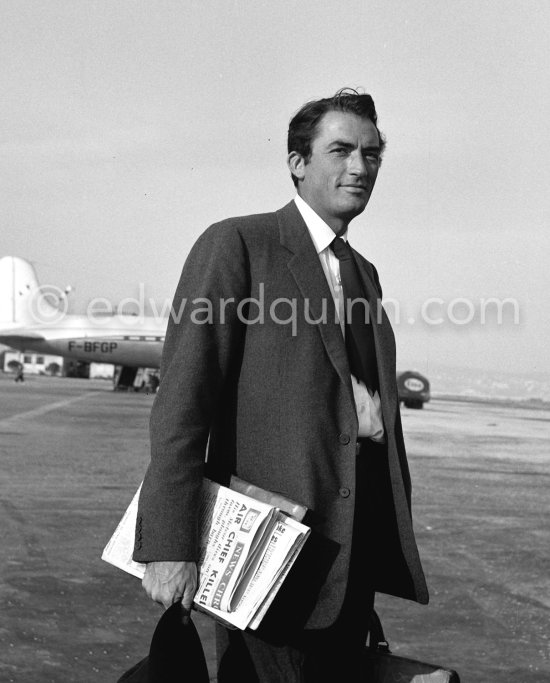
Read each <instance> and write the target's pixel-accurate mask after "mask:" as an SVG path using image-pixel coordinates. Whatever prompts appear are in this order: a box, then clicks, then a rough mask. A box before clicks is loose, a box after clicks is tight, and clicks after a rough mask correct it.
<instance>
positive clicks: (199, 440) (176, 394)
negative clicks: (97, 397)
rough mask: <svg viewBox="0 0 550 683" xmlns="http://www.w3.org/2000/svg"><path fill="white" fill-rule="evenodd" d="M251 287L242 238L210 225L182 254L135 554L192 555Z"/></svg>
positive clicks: (143, 558) (232, 229)
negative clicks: (212, 442) (220, 406)
mask: <svg viewBox="0 0 550 683" xmlns="http://www.w3.org/2000/svg"><path fill="white" fill-rule="evenodd" d="M248 291H249V268H248V261H247V254H246V249H245V246H244V243H243V241H242V238H241V236H240V234H239V232H238V230H237V228H236V226H235V225H233V224H232V223H231V222H224V223H221V224H217V225H213V226H211V227H210V228H209V229H208V230H207V231H206V232H205V233H203V234H202V235H201V237H200V238H199V239H198V241H197V242H196V244H195V245H194V247H193V249H192V250H191V252H190V254H189V257H188V258H187V260H186V262H185V265H184V267H183V271H182V274H181V278H180V281H179V284H178V287H177V290H176V294H175V297H174V301H173V306H172V311H171V314H170V319H169V322H168V328H167V333H166V341H165V344H164V348H163V356H162V361H161V372H160V375H161V379H160V385H159V390H158V393H157V394H156V397H155V401H154V404H153V408H152V411H151V419H150V433H151V461H150V464H149V467H148V469H147V472H146V474H145V478H144V481H143V485H142V490H141V494H140V502H139V508H138V518H137V525H136V543H135V547H134V559H135V560H136V561H139V562H149V561H168V560H172V561H180V560H187V561H196V560H197V555H198V508H199V496H200V490H201V485H202V477H203V471H204V460H205V452H206V445H207V441H208V434H209V430H210V425H211V421H212V417H213V414H214V411H215V409H216V404H217V402H218V400H219V397H220V393H221V389H222V387H223V383H224V379H225V378H226V376H227V374H228V372H229V370H230V366H231V362H232V358H235V356H238V353H237V351H238V348H239V347H240V345H241V344H242V343H243V337H244V330H245V325H244V323H243V322H242V321H240V320H239V316H238V315H237V313H238V303H239V301H241V300H242V299H243V298H245V297H246V296H247V293H248Z"/></svg>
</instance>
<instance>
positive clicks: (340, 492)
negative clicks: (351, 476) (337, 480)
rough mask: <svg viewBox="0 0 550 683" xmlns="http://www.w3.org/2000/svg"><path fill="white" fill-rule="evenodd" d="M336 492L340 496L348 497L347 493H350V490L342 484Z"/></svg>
mask: <svg viewBox="0 0 550 683" xmlns="http://www.w3.org/2000/svg"><path fill="white" fill-rule="evenodd" d="M338 493H339V494H340V495H341V496H342V498H348V497H349V494H350V490H349V489H348V488H346V487H345V486H343V487H342V488H341V489H340V490H339V491H338Z"/></svg>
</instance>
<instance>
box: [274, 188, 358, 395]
mask: <svg viewBox="0 0 550 683" xmlns="http://www.w3.org/2000/svg"><path fill="white" fill-rule="evenodd" d="M277 220H278V222H279V230H280V238H281V245H282V246H283V247H285V248H286V249H288V250H289V251H290V252H291V253H292V256H291V258H290V259H289V261H288V269H289V270H290V272H291V274H292V276H293V278H294V280H295V281H296V284H297V286H298V288H299V289H300V292H301V294H302V296H303V298H304V300H307V301H308V305H309V317H310V319H312V320H319V319H320V318H321V317H322V315H323V300H326V302H327V306H326V308H325V310H326V322H324V321H323V322H321V323H318V324H317V328H318V330H319V333H320V335H321V338H322V340H323V344H324V345H325V348H326V351H327V354H328V357H329V358H330V361H331V363H332V365H333V366H334V369H335V370H336V372H337V373H338V375H339V377H340V379H341V380H342V382H343V383H344V385H345V387H346V389H347V391H348V394H349V398H350V401H351V402H352V405H355V401H354V398H353V390H352V387H351V378H350V371H349V365H348V359H347V354H346V346H345V344H344V339H343V337H342V332H341V329H340V325H339V323H338V321H337V320H336V310H335V307H334V300H333V298H332V293H331V291H330V288H329V285H328V282H327V279H326V277H325V274H324V272H323V268H322V266H321V263H320V261H319V255H318V254H317V251H316V250H315V246H314V244H313V241H312V239H311V236H310V234H309V231H308V229H307V226H306V224H305V222H304V219H303V218H302V215H301V214H300V212H299V211H298V208H297V207H296V204H295V203H294V201H292V202H290V203H289V204H287V205H286V206H285V207H283V208H282V209H280V210H279V211H277Z"/></svg>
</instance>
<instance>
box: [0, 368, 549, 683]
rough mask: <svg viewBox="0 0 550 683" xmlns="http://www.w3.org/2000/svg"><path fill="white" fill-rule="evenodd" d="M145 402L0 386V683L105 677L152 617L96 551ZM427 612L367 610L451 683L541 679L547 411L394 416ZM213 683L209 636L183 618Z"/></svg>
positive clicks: (83, 681) (120, 503)
mask: <svg viewBox="0 0 550 683" xmlns="http://www.w3.org/2000/svg"><path fill="white" fill-rule="evenodd" d="M151 403H152V397H151V396H147V395H145V394H135V393H121V392H113V391H111V390H110V384H109V383H108V382H100V381H89V380H78V379H59V378H46V377H36V378H33V377H29V378H28V379H27V380H26V382H25V383H24V384H23V385H21V384H18V385H16V384H15V383H14V382H13V378H12V377H10V376H6V375H1V374H0V468H1V472H2V476H1V480H0V488H1V493H0V499H1V504H2V508H1V509H2V530H3V531H2V562H1V563H0V652H1V654H0V681H2V682H11V681H17V682H19V681H21V682H22V683H39V682H40V683H46V682H48V681H52V682H54V683H68V682H71V683H74V682H78V683H87V682H88V681H89V682H94V681H101V682H102V683H110V682H113V683H114V681H116V680H117V678H118V677H119V676H120V675H121V674H122V672H123V671H125V670H126V669H128V668H129V667H130V666H131V665H132V664H134V663H135V662H137V661H138V660H139V659H141V658H142V657H144V656H145V655H146V654H147V652H148V648H149V642H150V638H151V635H152V632H153V630H154V627H155V624H156V622H157V620H158V618H159V617H160V613H161V608H159V607H157V606H155V605H154V604H153V603H151V602H150V601H149V600H148V599H147V598H146V597H145V595H144V594H143V593H142V589H141V586H140V582H139V580H138V579H134V578H133V577H131V576H129V575H127V574H125V573H123V572H121V571H119V570H117V569H115V568H114V567H111V566H110V565H107V564H105V563H104V562H102V561H101V559H100V555H101V552H102V549H103V547H104V545H105V543H106V541H107V540H108V538H109V536H110V535H111V533H112V531H113V530H114V527H115V526H116V524H117V522H118V520H119V518H120V516H121V514H122V512H123V511H124V509H125V507H126V505H127V504H128V502H129V501H130V499H131V497H132V495H133V493H134V492H135V489H136V488H137V486H138V484H139V482H140V480H141V477H142V476H143V473H144V471H145V467H146V464H147V462H148V433H147V422H148V415H149V410H150V407H151ZM403 423H404V430H405V438H406V442H407V446H408V452H409V462H410V466H411V473H412V478H413V510H414V518H415V529H416V533H417V538H418V543H419V546H420V552H421V555H422V558H423V562H424V566H425V569H426V573H427V579H428V584H429V587H430V593H431V601H430V604H429V605H428V606H420V605H416V604H414V603H409V602H407V601H403V600H398V599H396V598H389V597H385V596H379V597H377V601H376V604H377V608H378V611H379V613H380V615H381V617H382V621H383V623H384V626H385V630H386V635H387V637H388V640H389V641H390V645H391V647H392V650H393V652H394V653H396V654H400V655H404V656H410V657H414V658H418V659H424V660H425V661H430V662H436V663H440V664H443V665H446V666H448V667H452V668H455V669H457V670H458V671H459V673H460V675H461V680H462V682H463V683H485V682H486V683H489V682H490V683H494V682H496V681H498V682H499V683H506V682H508V681H509V682H514V683H535V682H537V683H543V682H547V681H550V648H549V635H550V628H549V627H550V590H549V589H550V578H549V569H550V562H549V557H548V556H549V548H550V525H549V519H550V515H549V512H550V496H549V483H550V410H549V409H543V408H540V407H539V408H536V407H532V408H527V407H518V406H511V405H499V404H494V403H493V404H491V403H466V402H458V401H452V400H442V399H435V400H433V401H432V402H431V403H430V404H428V405H427V406H426V407H425V409H424V410H407V409H404V410H403ZM193 619H194V621H195V623H196V625H197V627H198V628H199V631H200V633H201V637H202V639H203V645H204V648H205V651H206V654H207V658H208V661H209V667H210V670H211V673H212V680H215V678H214V643H213V626H212V623H211V622H210V621H209V620H208V619H207V618H206V617H204V616H202V615H199V614H194V617H193Z"/></svg>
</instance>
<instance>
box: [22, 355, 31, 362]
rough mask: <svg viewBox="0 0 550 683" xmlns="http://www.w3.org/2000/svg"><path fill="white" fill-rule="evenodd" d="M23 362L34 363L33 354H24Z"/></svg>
mask: <svg viewBox="0 0 550 683" xmlns="http://www.w3.org/2000/svg"><path fill="white" fill-rule="evenodd" d="M23 363H32V356H23Z"/></svg>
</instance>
